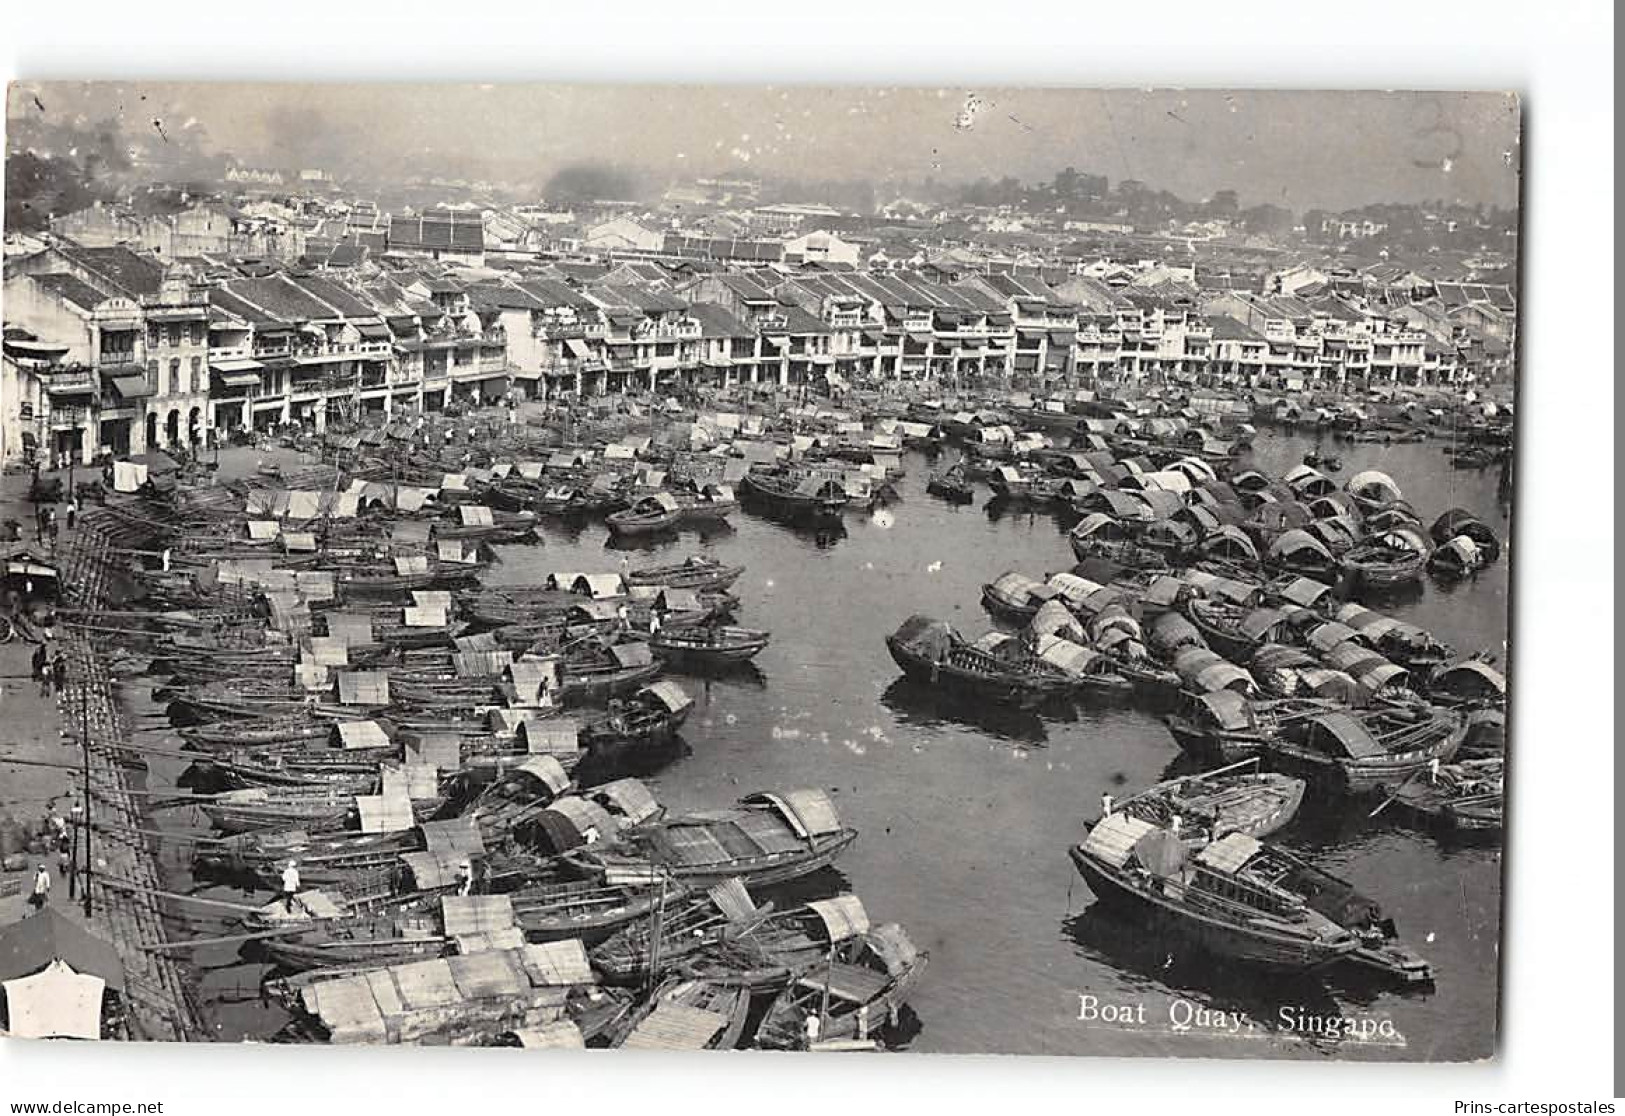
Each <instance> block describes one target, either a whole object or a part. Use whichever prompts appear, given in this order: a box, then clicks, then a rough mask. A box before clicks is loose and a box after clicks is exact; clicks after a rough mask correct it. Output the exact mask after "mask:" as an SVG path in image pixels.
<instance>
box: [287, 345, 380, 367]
mask: <svg viewBox="0 0 1625 1116" xmlns="http://www.w3.org/2000/svg"><path fill="white" fill-rule="evenodd" d="M390 349H391V346H390V343H389V342H388V341H352V342H349V343H347V344H334V345H299V346H297V347H296V348H294V350H293V357H294V359H295V360H297V361H298V362H299V363H300V364H318V363H321V362H322V361H328V360H354V359H355V358H357V357H361V358H363V359H365V358H367V357H373V358H383V357H388V356H389V354H390Z"/></svg>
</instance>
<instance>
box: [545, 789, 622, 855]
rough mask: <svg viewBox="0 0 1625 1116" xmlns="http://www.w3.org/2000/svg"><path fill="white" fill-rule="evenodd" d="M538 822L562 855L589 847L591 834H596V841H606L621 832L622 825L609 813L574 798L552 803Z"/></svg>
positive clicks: (593, 804) (581, 799)
mask: <svg viewBox="0 0 1625 1116" xmlns="http://www.w3.org/2000/svg"><path fill="white" fill-rule="evenodd" d="M537 821H538V823H539V824H543V826H544V828H546V830H547V832H548V836H549V838H551V839H552V840H553V847H554V848H555V849H557V850H558V851H560V852H563V851H565V850H567V849H572V848H576V847H577V846H580V845H585V844H588V843H589V842H588V841H587V835H588V833H589V832H595V833H596V834H597V840H599V841H607V840H608V839H609V838H611V837H613V836H614V835H615V833H616V832H617V831H618V830H619V829H620V822H618V821H617V820H616V819H615V817H614V816H613V815H612V814H610V812H609V811H608V810H605V809H604V808H603V807H602V806H600V805H598V803H596V802H590V801H588V800H587V799H585V798H578V797H576V796H574V795H571V796H568V797H565V798H560V799H558V800H557V801H555V802H552V803H550V804H549V805H548V807H547V809H546V810H543V811H542V813H541V815H540V816H539V817H538V818H537ZM561 822H562V823H563V824H562V827H561V825H560V823H561ZM560 838H562V839H563V840H562V843H561V841H560Z"/></svg>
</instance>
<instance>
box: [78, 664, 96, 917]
mask: <svg viewBox="0 0 1625 1116" xmlns="http://www.w3.org/2000/svg"><path fill="white" fill-rule="evenodd" d="M89 675H90V671H89V664H88V663H85V664H83V666H82V667H81V673H80V678H79V745H80V747H81V748H83V749H84V757H85V897H84V898H85V918H86V919H87V920H88V919H89V918H90V917H91V899H90V892H91V888H90V884H91V880H92V879H93V877H94V873H95V860H94V859H93V857H92V855H91V851H90V842H91V836H90V832H91V825H92V822H91V817H90V811H91V805H90V799H91V795H90V677H89Z"/></svg>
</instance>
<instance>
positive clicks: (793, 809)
mask: <svg viewBox="0 0 1625 1116" xmlns="http://www.w3.org/2000/svg"><path fill="white" fill-rule="evenodd" d="M744 801H745V802H746V803H754V802H763V803H766V804H768V805H770V806H772V807H774V808H775V809H776V810H777V811H778V813H779V814H780V815H782V816H783V818H784V820H785V821H786V822H788V823H789V825H790V828H791V829H792V830H794V831H795V833H796V834H797V835H798V836H801V837H804V838H812V837H818V836H821V835H823V834H826V833H838V832H840V830H841V819H840V817H839V815H837V814H836V812H835V804H834V803H833V802H831V801H830V798H829V795H827V794H825V793H824V792H823V791H821V790H817V789H814V788H809V789H803V790H792V791H786V792H785V793H783V794H768V793H766V792H764V793H761V794H753V795H751V796H750V797H749V798H746V799H745V800H744Z"/></svg>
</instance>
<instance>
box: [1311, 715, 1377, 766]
mask: <svg viewBox="0 0 1625 1116" xmlns="http://www.w3.org/2000/svg"><path fill="white" fill-rule="evenodd" d="M1314 723H1315V726H1316V727H1317V728H1319V729H1320V730H1321V731H1322V732H1323V733H1325V734H1326V735H1327V736H1330V737H1331V738H1332V739H1333V740H1336V741H1337V743H1338V744H1339V745H1341V746H1342V749H1343V751H1344V752H1345V753H1347V754H1348V755H1349V756H1350V758H1352V759H1367V758H1371V757H1375V756H1381V755H1383V754H1384V752H1383V747H1382V745H1381V744H1379V743H1377V741H1376V740H1375V739H1374V738H1373V737H1372V735H1371V733H1370V732H1369V731H1367V729H1366V727H1365V725H1363V724H1361V723H1360V722H1359V721H1358V720H1356V719H1355V718H1354V717H1353V716H1351V715H1349V714H1348V713H1342V712H1335V713H1322V714H1321V715H1320V716H1318V717H1316V718H1315V721H1314Z"/></svg>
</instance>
